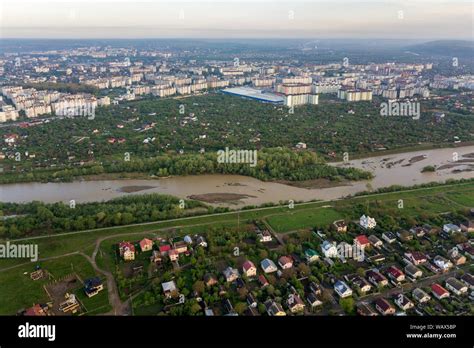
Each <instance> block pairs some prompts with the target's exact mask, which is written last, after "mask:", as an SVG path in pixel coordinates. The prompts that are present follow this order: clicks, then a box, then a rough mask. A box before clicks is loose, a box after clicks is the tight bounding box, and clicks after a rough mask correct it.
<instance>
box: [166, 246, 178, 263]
mask: <svg viewBox="0 0 474 348" xmlns="http://www.w3.org/2000/svg"><path fill="white" fill-rule="evenodd" d="M168 256H169V258H170V260H171V262H174V261H176V260H178V259H179V253H178V251H177V250H176V249H171V250H170V251H168Z"/></svg>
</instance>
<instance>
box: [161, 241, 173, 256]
mask: <svg viewBox="0 0 474 348" xmlns="http://www.w3.org/2000/svg"><path fill="white" fill-rule="evenodd" d="M159 249H160V253H161V255H166V254H168V252H169V251H170V250H171V245H169V244H164V245H160V247H159Z"/></svg>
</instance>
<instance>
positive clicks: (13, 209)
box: [0, 194, 223, 238]
mask: <svg viewBox="0 0 474 348" xmlns="http://www.w3.org/2000/svg"><path fill="white" fill-rule="evenodd" d="M180 203H183V204H184V205H183V204H180ZM222 210H223V209H219V208H212V207H208V206H206V205H204V204H203V203H200V202H198V201H192V200H186V201H184V202H180V200H179V199H178V198H176V197H173V196H168V195H160V194H144V195H131V196H126V197H120V198H116V199H112V200H110V201H107V202H93V203H81V204H79V203H78V204H75V205H73V206H71V205H68V204H64V203H62V202H59V203H53V204H47V203H43V202H38V201H35V202H30V203H22V204H18V203H3V202H0V214H1V216H0V221H1V224H0V238H18V237H25V236H31V235H38V234H50V233H56V232H69V231H81V230H85V229H94V228H101V227H110V226H120V225H128V224H133V223H141V222H149V221H158V220H166V219H173V218H178V217H184V216H191V215H196V214H202V213H208V212H209V213H212V212H219V211H222ZM12 215H15V216H14V217H10V216H12ZM2 218H3V219H2Z"/></svg>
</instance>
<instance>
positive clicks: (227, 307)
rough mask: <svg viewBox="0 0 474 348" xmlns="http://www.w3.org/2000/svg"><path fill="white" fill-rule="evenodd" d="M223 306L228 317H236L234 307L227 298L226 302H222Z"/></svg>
mask: <svg viewBox="0 0 474 348" xmlns="http://www.w3.org/2000/svg"><path fill="white" fill-rule="evenodd" d="M222 306H223V307H224V308H225V310H226V312H227V315H235V314H236V313H235V310H234V306H233V305H232V302H230V300H229V299H228V298H226V299H225V300H224V301H222Z"/></svg>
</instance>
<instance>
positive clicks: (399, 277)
mask: <svg viewBox="0 0 474 348" xmlns="http://www.w3.org/2000/svg"><path fill="white" fill-rule="evenodd" d="M387 274H388V276H389V277H390V278H392V279H393V280H395V281H396V282H398V283H400V282H403V281H404V280H405V274H404V273H403V272H402V271H401V270H399V269H398V268H397V267H395V266H390V267H389V268H387Z"/></svg>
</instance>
